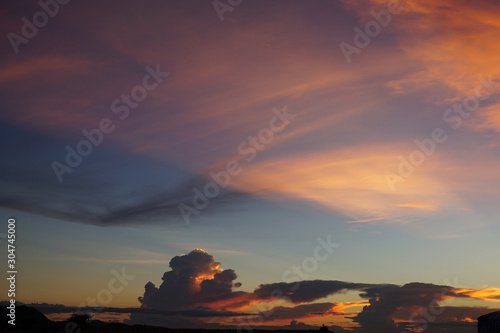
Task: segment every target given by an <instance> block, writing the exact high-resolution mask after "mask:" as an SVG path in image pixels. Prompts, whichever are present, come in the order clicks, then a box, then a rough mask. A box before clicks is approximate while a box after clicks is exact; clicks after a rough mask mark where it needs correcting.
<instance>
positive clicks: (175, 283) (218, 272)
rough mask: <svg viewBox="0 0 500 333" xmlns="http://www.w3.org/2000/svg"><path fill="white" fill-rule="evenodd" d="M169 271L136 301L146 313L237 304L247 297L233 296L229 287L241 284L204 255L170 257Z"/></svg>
mask: <svg viewBox="0 0 500 333" xmlns="http://www.w3.org/2000/svg"><path fill="white" fill-rule="evenodd" d="M169 266H170V268H171V271H168V272H165V273H164V274H163V277H162V280H163V282H162V284H161V285H160V286H159V287H158V288H157V287H156V286H155V285H154V284H153V283H151V282H148V283H147V284H146V285H145V291H144V295H143V296H142V297H139V302H140V303H141V304H142V306H141V307H142V308H146V309H189V308H195V307H200V306H208V307H209V306H210V305H212V304H215V305H217V307H218V308H224V306H223V305H222V304H220V302H221V301H232V302H233V303H234V302H237V299H238V298H241V297H242V296H243V297H245V296H246V295H247V293H244V292H234V291H233V287H239V286H240V285H241V284H239V283H236V282H234V281H235V280H236V278H237V276H236V273H235V272H234V271H233V270H232V269H226V270H222V269H219V266H220V263H219V262H216V261H215V260H214V257H213V256H212V255H210V254H208V253H207V252H205V251H203V250H200V249H196V250H193V251H191V252H190V253H188V254H186V255H181V256H176V257H174V258H173V259H172V260H171V261H170V264H169Z"/></svg>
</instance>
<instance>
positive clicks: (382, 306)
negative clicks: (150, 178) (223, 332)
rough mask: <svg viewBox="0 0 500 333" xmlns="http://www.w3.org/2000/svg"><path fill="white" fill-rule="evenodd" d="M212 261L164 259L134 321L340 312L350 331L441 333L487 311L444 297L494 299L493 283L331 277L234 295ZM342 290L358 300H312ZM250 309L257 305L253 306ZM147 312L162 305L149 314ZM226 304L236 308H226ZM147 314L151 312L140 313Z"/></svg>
mask: <svg viewBox="0 0 500 333" xmlns="http://www.w3.org/2000/svg"><path fill="white" fill-rule="evenodd" d="M220 266H221V264H220V263H219V262H217V261H215V259H214V257H213V256H212V255H210V254H209V253H207V252H205V251H203V250H201V249H196V250H193V251H191V252H190V253H188V254H185V255H180V256H176V257H174V258H173V259H172V260H171V261H170V268H171V270H170V271H168V272H165V273H164V275H163V278H162V280H163V282H162V284H161V285H160V286H159V287H156V286H155V285H154V284H153V283H151V282H148V283H147V284H146V285H145V291H144V294H143V296H141V297H139V301H140V302H141V304H142V306H141V309H140V310H141V311H145V312H144V313H141V318H146V317H144V316H145V315H147V314H149V315H155V316H156V317H155V318H157V317H158V318H160V317H162V316H165V314H166V313H163V312H162V311H165V310H168V314H169V315H170V317H172V316H174V315H177V316H178V317H183V316H184V317H186V318H195V317H196V318H198V319H199V318H203V317H232V318H233V319H232V321H231V323H232V324H231V325H238V324H243V325H247V324H248V325H255V324H256V323H258V324H259V325H261V324H263V323H264V326H262V327H267V326H265V325H281V326H283V325H286V324H287V323H288V322H289V320H292V322H293V324H290V325H296V324H297V325H298V324H300V323H299V322H297V321H296V320H297V319H300V320H308V319H312V318H314V317H325V319H328V318H333V317H343V318H344V319H347V320H351V321H352V324H353V325H354V326H353V327H352V328H353V329H355V331H360V332H364V333H376V332H380V331H384V332H394V333H398V332H400V331H401V330H405V329H414V328H415V327H417V324H418V323H420V324H422V320H423V319H425V320H426V321H425V325H427V326H428V327H429V328H430V331H433V330H436V332H437V331H439V329H443V328H444V329H445V330H444V331H443V332H446V331H447V330H450V331H453V330H454V329H455V330H458V331H460V330H461V329H466V328H470V326H471V323H474V321H475V318H477V316H478V315H480V314H483V313H486V312H488V309H486V308H484V307H450V306H443V305H442V303H441V302H442V301H444V300H446V299H449V298H457V297H460V298H480V296H483V297H484V299H486V300H487V299H491V298H494V296H496V289H495V288H488V289H484V290H482V291H481V290H476V289H463V288H455V287H452V286H447V285H436V284H432V283H420V282H412V283H408V284H405V285H402V286H401V285H396V284H373V283H355V282H346V281H337V280H307V281H297V282H290V283H288V282H278V283H269V284H261V285H259V286H258V287H257V288H256V289H255V290H254V291H253V292H241V291H240V292H238V291H234V290H233V289H234V288H236V287H238V286H240V284H239V283H237V282H235V281H236V279H237V275H236V273H235V272H234V271H233V270H232V269H224V270H223V269H221V268H220ZM347 291H357V292H359V297H360V298H362V299H363V300H364V301H358V302H347V303H331V302H317V303H315V302H316V301H318V300H320V299H323V298H325V297H328V296H332V295H335V294H340V293H345V292H347ZM276 301H279V302H283V301H284V302H285V304H281V303H280V304H279V305H278V304H276V303H275V302H276ZM286 303H288V304H289V305H288V304H286ZM259 304H267V306H266V308H269V307H268V306H269V304H271V306H272V307H271V309H269V310H266V311H263V312H260V313H255V311H252V309H255V308H254V307H252V305H259ZM363 305H364V306H363ZM353 306H363V307H362V309H361V310H360V311H357V312H356V311H353V312H345V311H343V309H345V308H348V307H353ZM257 308H258V309H260V308H262V307H260V306H257ZM155 309H162V310H159V311H160V312H158V313H156V312H154V311H156V310H155ZM234 309H237V311H231V310H234ZM431 310H433V311H434V312H436V313H439V315H435V316H434V318H433V320H428V316H427V317H426V316H425V311H427V312H429V311H431ZM147 311H153V312H150V313H147ZM183 311H187V312H186V313H184V312H183ZM193 311H195V312H193ZM196 311H200V315H199V316H197V315H196ZM243 317H246V318H243ZM138 318H139V317H138V313H132V315H131V320H136V319H138ZM158 318H157V319H158ZM157 319H155V320H157ZM171 319H172V318H169V322H172V321H171ZM158 320H159V319H158ZM179 320H180V319H179ZM184 321H185V319H182V320H180V321H179V322H184ZM198 324H199V323H198ZM198 324H197V325H198ZM290 325H288V326H290ZM305 325H309V324H305ZM202 326H203V325H202ZM300 326H301V327H302V326H303V325H302V324H301V325H300ZM205 327H207V326H205ZM356 327H357V328H356Z"/></svg>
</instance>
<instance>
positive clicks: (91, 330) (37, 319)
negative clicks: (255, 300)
mask: <svg viewBox="0 0 500 333" xmlns="http://www.w3.org/2000/svg"><path fill="white" fill-rule="evenodd" d="M0 313H1V314H2V317H3V318H7V319H8V317H7V316H6V315H7V314H8V313H9V309H7V307H6V306H1V307H0ZM15 322H16V325H15V326H13V325H10V324H8V323H7V320H2V323H1V324H0V331H1V332H5V333H78V332H80V333H118V332H119V333H136V332H138V333H191V332H193V333H194V332H203V333H233V332H234V333H236V332H238V330H237V329H224V328H221V329H177V328H176V329H170V328H166V327H154V326H146V325H126V324H121V323H105V322H103V321H100V320H91V321H89V322H88V323H86V324H85V325H84V326H85V327H81V328H80V329H81V331H79V328H77V327H74V326H72V327H73V328H72V329H69V330H68V329H67V328H66V327H67V324H68V321H51V320H49V319H48V318H47V317H45V315H44V314H43V313H41V312H40V311H38V310H37V309H35V308H33V307H29V306H25V305H21V306H17V307H16V321H15ZM72 325H75V323H72ZM325 329H326V327H324V326H323V327H322V328H321V329H317V330H283V329H278V330H273V332H281V333H284V332H293V333H301V332H308V333H311V332H319V331H322V332H327V331H326V330H325ZM252 332H254V333H260V332H266V333H269V332H271V331H270V330H260V329H254V330H253V331H252Z"/></svg>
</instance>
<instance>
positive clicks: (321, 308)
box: [262, 303, 335, 321]
mask: <svg viewBox="0 0 500 333" xmlns="http://www.w3.org/2000/svg"><path fill="white" fill-rule="evenodd" d="M334 305H335V303H312V304H301V305H297V306H292V307H287V306H276V307H274V308H272V309H271V310H269V311H265V312H263V313H262V315H263V317H264V321H273V320H275V319H294V318H304V317H308V316H311V315H318V316H319V315H321V316H324V315H328V314H332V307H333V306H334Z"/></svg>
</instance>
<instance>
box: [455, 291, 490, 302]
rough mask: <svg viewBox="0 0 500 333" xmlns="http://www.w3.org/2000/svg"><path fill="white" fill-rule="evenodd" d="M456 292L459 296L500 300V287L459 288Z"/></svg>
mask: <svg viewBox="0 0 500 333" xmlns="http://www.w3.org/2000/svg"><path fill="white" fill-rule="evenodd" d="M455 293H456V294H457V295H458V296H466V297H473V298H477V299H481V300H484V301H490V302H500V288H496V287H490V288H486V289H468V288H461V289H457V290H456V291H455Z"/></svg>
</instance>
